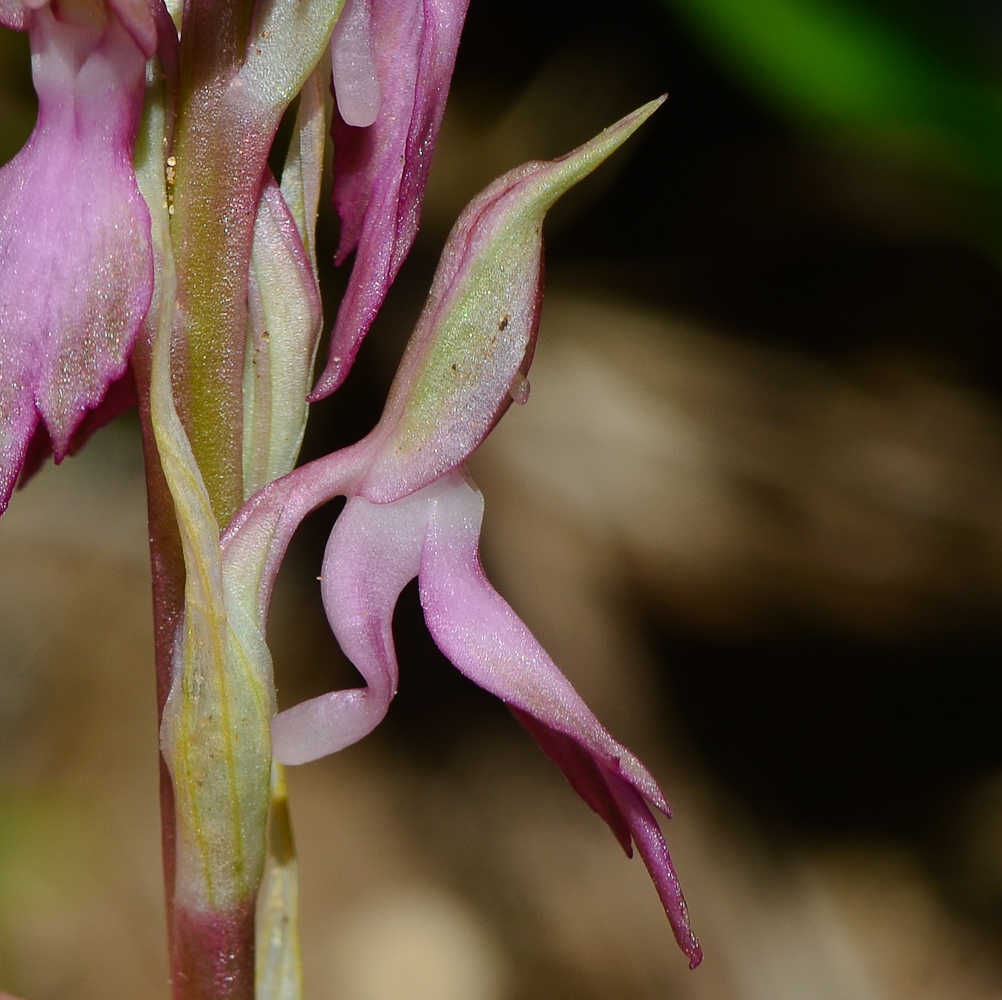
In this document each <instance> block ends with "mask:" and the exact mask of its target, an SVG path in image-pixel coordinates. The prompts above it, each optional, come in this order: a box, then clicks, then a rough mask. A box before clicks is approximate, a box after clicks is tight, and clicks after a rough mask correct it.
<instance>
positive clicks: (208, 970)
mask: <svg viewBox="0 0 1002 1000" xmlns="http://www.w3.org/2000/svg"><path fill="white" fill-rule="evenodd" d="M173 945H174V954H173V961H172V962H171V965H172V967H173V972H174V981H173V988H172V995H173V998H174V1000H254V904H253V902H251V903H248V904H246V905H245V906H243V907H240V908H239V909H237V910H231V911H228V912H225V913H197V912H193V911H191V910H186V909H184V908H183V907H181V906H175V907H174V935H173Z"/></svg>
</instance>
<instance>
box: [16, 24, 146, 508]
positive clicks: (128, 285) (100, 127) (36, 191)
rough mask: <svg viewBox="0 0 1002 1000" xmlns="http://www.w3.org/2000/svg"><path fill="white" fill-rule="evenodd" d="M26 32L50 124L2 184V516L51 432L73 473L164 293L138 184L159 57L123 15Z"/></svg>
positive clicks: (41, 121) (40, 126)
mask: <svg viewBox="0 0 1002 1000" xmlns="http://www.w3.org/2000/svg"><path fill="white" fill-rule="evenodd" d="M26 21H27V26H28V30H29V33H30V38H31V46H32V54H33V60H32V64H33V73H34V78H35V87H36V90H37V91H38V97H39V114H38V122H37V124H36V126H35V130H34V132H33V133H32V136H31V138H30V139H29V140H28V143H27V145H26V146H25V147H24V149H22V150H21V152H20V153H18V155H17V156H16V157H15V158H14V159H13V160H12V161H11V162H10V163H8V164H7V165H6V166H5V167H4V168H3V169H2V170H0V509H2V508H3V507H4V506H6V503H7V500H8V498H9V497H10V492H11V490H12V489H13V486H14V483H15V482H16V480H17V476H18V473H19V470H20V468H21V464H22V462H23V461H24V456H25V451H26V448H27V445H28V441H29V439H30V438H31V436H32V434H33V432H34V430H35V427H36V425H37V424H38V422H39V420H42V421H43V422H44V425H45V428H46V430H47V432H48V434H49V437H50V438H51V441H52V445H53V451H54V453H55V456H56V459H57V460H59V459H61V458H62V457H63V456H64V455H65V454H66V453H67V451H68V450H69V448H70V445H71V440H72V438H73V434H74V431H76V429H77V428H78V427H79V426H80V424H81V422H82V421H83V420H84V418H85V416H86V414H87V412H88V411H89V410H92V409H94V408H96V407H97V406H98V405H99V404H100V403H101V401H102V399H103V398H104V395H105V393H106V391H107V389H108V386H109V385H110V384H111V383H112V382H114V381H116V380H117V379H118V378H120V377H121V376H122V374H123V373H124V371H125V368H126V365H127V363H128V358H129V353H130V351H131V349H132V345H133V343H134V341H135V337H136V333H137V331H138V329H139V326H140V324H141V323H142V321H143V318H144V316H145V314H146V311H147V308H148V307H149V303H150V297H151V295H152V290H153V260H152V248H151V243H150V217H149V212H148V210H147V208H146V204H145V202H144V201H143V199H142V196H141V195H140V193H139V190H138V188H137V186H136V180H135V175H134V174H133V170H132V144H133V142H134V139H135V132H136V128H137V126H138V122H139V115H140V110H141V102H142V96H143V89H144V79H145V78H144V72H145V62H146V55H147V53H146V52H145V51H144V50H143V49H142V48H140V46H139V45H137V43H136V41H135V38H134V35H133V32H132V31H130V30H129V28H127V27H126V25H125V24H124V23H123V22H122V20H121V19H120V18H119V16H118V15H117V13H116V12H115V11H114V10H109V11H105V12H104V17H103V22H101V23H98V24H93V23H84V24H81V23H77V22H74V21H72V20H69V19H68V18H67V17H65V16H64V15H63V14H62V13H59V14H57V13H55V12H54V11H53V9H52V8H50V7H48V6H46V7H43V8H41V9H39V10H33V11H29V12H28V13H27V14H26Z"/></svg>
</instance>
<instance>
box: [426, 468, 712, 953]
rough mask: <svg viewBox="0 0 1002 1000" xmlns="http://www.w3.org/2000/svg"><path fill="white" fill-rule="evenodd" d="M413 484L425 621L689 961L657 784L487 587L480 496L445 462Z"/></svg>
mask: <svg viewBox="0 0 1002 1000" xmlns="http://www.w3.org/2000/svg"><path fill="white" fill-rule="evenodd" d="M422 494H427V495H431V496H434V507H433V509H432V512H431V519H430V522H429V527H428V537H427V541H426V543H425V548H424V551H423V553H422V556H421V570H420V574H419V577H418V580H419V586H420V593H421V605H422V607H423V608H424V613H425V620H426V621H427V623H428V629H429V631H430V632H431V634H432V637H433V638H434V639H435V642H436V643H437V645H438V647H439V649H441V650H442V652H443V653H445V655H446V656H447V657H448V658H449V659H450V660H451V661H452V663H453V664H454V665H455V666H456V667H457V668H458V669H459V670H460V671H461V672H462V673H463V674H465V675H466V676H467V677H469V678H470V679H471V680H472V681H474V682H475V683H476V684H478V685H480V687H482V688H484V689H485V690H487V691H490V692H491V693H492V694H495V695H497V697H499V698H500V699H501V700H502V701H504V702H505V703H506V704H507V705H508V706H509V707H510V708H511V709H512V711H513V712H514V714H515V716H516V717H517V718H518V719H519V721H521V722H522V724H523V725H524V726H525V727H526V729H528V731H529V732H530V733H531V734H532V736H533V737H534V738H535V739H536V741H537V742H538V743H539V744H540V746H541V748H542V749H543V751H544V752H545V753H546V754H547V755H548V756H549V757H550V758H551V759H552V760H553V761H554V762H555V763H556V764H557V765H558V766H559V767H560V769H561V770H562V771H563V772H564V774H565V775H566V776H567V779H568V780H569V781H570V783H571V785H572V787H573V788H574V789H575V791H577V792H578V794H579V795H580V796H581V797H582V798H583V799H584V800H585V801H586V802H587V803H588V804H589V805H590V806H591V807H592V808H593V809H594V810H595V811H596V812H597V813H598V814H599V815H600V816H602V818H603V819H605V820H606V822H607V823H608V824H609V826H610V828H611V829H612V831H613V833H614V834H615V835H616V838H617V839H618V840H619V842H620V844H621V845H622V846H623V848H624V849H625V850H626V852H627V853H628V854H630V853H632V852H631V843H630V842H631V840H632V841H633V843H635V844H636V845H637V850H638V851H639V853H640V856H641V857H642V858H643V860H644V863H645V864H646V866H647V869H648V871H649V872H650V874H651V878H652V880H653V881H654V885H655V888H656V889H657V892H658V895H659V897H660V899H661V901H662V903H663V905H664V907H665V912H666V913H667V915H668V919H669V921H670V923H671V926H672V930H673V933H674V934H675V938H676V940H677V941H678V943H679V946H680V947H681V948H682V950H683V951H684V952H685V954H686V955H687V956H688V957H689V964H690V967H691V968H695V967H696V966H697V965H698V964H699V963H700V961H701V960H702V951H701V950H700V947H699V943H698V942H697V941H696V938H695V937H694V935H693V933H692V930H691V929H690V927H689V917H688V913H687V911H686V907H685V900H684V899H683V898H682V892H681V889H680V888H679V884H678V878H677V876H676V875H675V870H674V867H673V865H672V861H671V857H670V855H669V854H668V848H667V846H666V845H665V841H664V837H663V836H662V834H661V830H660V828H659V827H658V824H657V821H656V820H655V819H654V816H653V814H652V813H651V811H650V809H649V808H648V805H647V803H648V802H649V803H651V804H653V805H655V806H657V808H658V809H660V810H662V811H663V812H666V813H667V811H668V804H667V802H666V801H665V798H664V794H663V793H662V791H661V789H660V788H659V787H658V785H657V783H656V782H655V780H654V778H653V777H652V776H651V774H650V773H649V772H648V771H647V769H646V768H645V767H644V766H643V765H642V764H641V763H640V761H639V760H637V759H636V757H634V756H633V754H631V753H630V751H629V750H627V749H626V748H625V747H623V746H622V745H621V744H619V743H617V742H616V741H615V740H614V739H613V738H612V737H611V736H610V735H609V734H608V732H606V730H605V729H604V727H603V726H602V724H601V723H600V722H599V721H598V719H597V718H595V716H594V715H593V714H592V712H591V710H590V709H589V708H588V707H587V706H586V705H585V704H584V702H583V701H582V700H581V698H580V696H579V695H578V694H577V692H576V691H575V690H574V689H573V687H572V686H571V684H570V682H569V681H568V680H567V679H566V678H565V677H564V675H563V674H562V673H561V672H560V670H559V669H558V668H557V666H556V664H555V663H554V662H553V661H552V660H551V659H550V657H549V656H548V655H547V653H546V651H545V650H544V649H543V648H542V646H540V644H539V643H538V641H537V640H536V638H535V637H534V636H533V635H532V633H531V632H530V631H529V630H528V628H527V627H526V626H525V624H524V623H523V622H522V621H521V620H520V619H519V618H518V616H517V615H516V614H515V613H514V611H512V609H511V608H510V607H509V605H508V604H507V603H506V602H505V601H504V599H503V598H501V596H500V595H499V594H498V593H497V592H496V591H495V590H494V588H493V587H492V586H491V585H490V583H489V582H488V580H487V578H486V576H485V575H484V571H483V567H482V566H481V564H480V556H479V552H478V542H479V535H480V523H481V520H482V518H483V500H482V498H481V497H480V494H479V493H477V492H476V490H474V489H473V488H472V486H471V485H470V484H469V482H468V481H467V480H465V479H464V478H463V477H462V476H461V474H460V473H458V472H453V473H450V474H449V475H448V476H446V477H444V478H443V479H442V480H441V481H440V482H439V483H436V484H435V485H434V486H432V487H428V488H427V489H426V490H423V491H422Z"/></svg>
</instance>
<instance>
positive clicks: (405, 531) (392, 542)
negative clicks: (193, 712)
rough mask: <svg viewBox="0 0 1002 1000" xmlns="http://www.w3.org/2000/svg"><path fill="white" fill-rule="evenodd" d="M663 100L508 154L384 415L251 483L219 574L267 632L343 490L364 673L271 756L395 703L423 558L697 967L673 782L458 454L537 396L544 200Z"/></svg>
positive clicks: (454, 645) (452, 617) (338, 542)
mask: <svg viewBox="0 0 1002 1000" xmlns="http://www.w3.org/2000/svg"><path fill="white" fill-rule="evenodd" d="M660 103H661V102H660V101H654V102H651V104H649V105H647V106H645V107H644V108H641V109H640V110H639V111H637V112H635V113H634V114H633V115H630V116H628V117H627V118H624V119H623V120H622V121H621V122H619V123H617V124H616V125H614V126H613V127H612V128H610V129H607V130H606V131H605V132H603V133H602V134H601V135H600V136H598V137H597V138H595V139H594V140H592V141H591V142H589V143H587V144H586V145H584V146H582V147H580V148H579V149H578V150H576V151H574V152H573V153H571V154H569V155H568V156H566V157H563V158H562V159H560V160H556V161H552V162H548V163H539V162H536V163H529V164H525V165H524V166H522V167H519V168H517V169H516V170H513V171H511V172H510V173H508V174H506V175H505V176H504V177H502V178H500V179H499V180H497V181H495V182H494V183H493V184H492V185H490V186H489V187H488V188H487V189H486V190H485V191H484V192H482V193H481V194H480V195H479V196H478V197H477V198H475V199H474V201H473V202H472V203H471V204H470V205H469V206H468V207H467V209H466V210H465V212H464V213H463V215H462V216H461V217H460V219H459V221H458V222H457V223H456V226H455V227H454V229H453V231H452V233H451V235H450V237H449V240H448V242H447V244H446V248H445V250H444V252H443V256H442V261H441V263H440V265H439V269H438V272H437V274H436V276H435V280H434V282H433V285H432V289H431V293H430V295H429V299H428V303H427V305H426V306H425V310H424V312H423V314H422V316H421V318H420V319H419V321H418V325H417V328H416V329H415V332H414V335H413V337H412V339H411V342H410V344H409V345H408V348H407V351H406V352H405V355H404V358H403V361H402V362H401V365H400V369H399V371H398V373H397V377H396V380H395V381H394V384H393V386H392V388H391V390H390V394H389V398H388V401H387V404H386V408H385V410H384V413H383V416H382V419H381V420H380V422H379V424H378V425H377V427H376V428H375V430H373V432H372V433H371V434H370V435H369V436H368V437H366V438H365V439H364V440H362V441H360V442H359V443H358V444H356V445H353V446H351V447H349V448H346V449H343V450H342V451H339V452H336V453H334V454H333V455H329V456H328V457H327V458H324V459H320V460H318V461H315V462H312V463H310V464H308V465H306V466H303V467H301V468H299V469H297V470H296V471H294V472H293V473H291V474H290V475H288V476H286V477H284V478H283V479H280V480H278V481H276V482H274V483H272V484H271V485H270V486H267V487H266V488H265V489H263V490H261V491H260V492H259V493H258V494H257V495H256V496H254V497H253V498H252V499H251V500H250V501H249V502H248V503H247V504H246V505H245V506H244V507H243V509H242V510H241V511H240V512H239V513H238V514H237V516H236V517H235V518H234V520H233V522H232V523H231V524H230V526H229V528H228V529H227V530H226V532H225V533H224V535H223V539H222V552H223V577H224V580H225V582H226V585H227V587H228V589H229V592H230V594H231V595H232V596H233V597H234V599H235V601H236V602H237V603H238V604H239V605H240V607H241V608H242V611H243V614H245V615H246V616H247V619H248V620H252V621H254V622H255V624H256V626H257V628H258V629H259V630H260V631H261V632H262V633H263V629H264V622H265V620H266V616H267V607H268V602H269V599H270V594H271V588H272V585H273V583H274V579H275V575H276V572H277V569H278V564H279V562H280V561H281V559H282V556H283V554H284V552H285V549H286V547H287V545H288V542H289V539H290V537H291V535H292V533H293V532H294V531H295V529H296V527H297V526H298V524H299V523H300V522H301V521H302V519H303V517H304V516H305V515H306V514H307V513H308V512H309V511H310V510H312V509H313V508H315V507H317V506H319V505H320V504H321V503H324V502H326V501H327V500H329V499H331V498H332V497H334V496H337V495H339V494H341V495H346V496H347V497H348V498H349V499H348V502H347V505H346V507H345V509H344V511H343V512H342V514H341V516H340V517H339V518H338V521H337V523H336V524H335V526H334V530H333V532H332V534H331V537H330V541H329V542H328V545H327V551H326V554H325V557H324V564H323V571H322V577H321V581H322V583H321V587H322V593H323V599H324V606H325V608H326V610H327V615H328V618H329V621H330V624H331V627H332V629H333V631H334V634H335V636H336V637H337V639H338V642H339V643H340V645H341V648H342V649H343V651H344V652H345V654H346V655H347V656H348V657H349V658H350V659H351V661H352V662H353V663H354V664H355V666H356V667H357V668H358V670H359V672H360V673H361V675H362V676H363V678H364V679H365V681H366V685H367V686H366V687H364V688H355V689H351V690H345V691H334V692H331V693H329V694H326V695H322V696H321V697H319V698H314V699H311V700H310V701H306V702H303V703H302V704H300V705H297V706H295V707H294V708H291V709H289V710H287V711H285V712H281V713H279V714H278V715H277V716H276V717H275V718H274V720H273V723H272V738H273V749H274V753H275V756H276V757H277V758H278V759H279V760H280V761H282V762H283V763H287V764H299V763H304V762H306V761H310V760H314V759H316V758H318V757H322V756H324V755H326V754H330V753H334V752H335V751H337V750H340V749H342V748H343V747H345V746H348V745H349V744H351V743H353V742H355V741H356V740H358V739H360V738H361V737H363V736H364V735H366V734H367V733H368V732H370V731H371V730H372V729H373V728H374V727H375V726H376V725H377V724H378V723H379V721H380V720H381V719H382V718H383V716H384V715H385V714H386V710H387V707H388V705H389V703H390V700H391V699H392V698H393V696H394V694H395V693H396V688H397V661H396V656H395V652H394V647H393V634H392V618H393V609H394V606H395V605H396V602H397V599H398V597H399V595H400V592H401V591H402V590H403V588H404V587H405V586H406V584H407V583H408V582H409V581H410V580H412V579H413V578H414V577H415V576H416V577H417V578H418V584H419V590H420V597H421V604H422V607H423V609H424V613H425V619H426V621H427V623H428V627H429V630H430V632H431V634H432V636H433V638H434V639H435V641H436V643H437V644H438V646H439V648H440V649H441V650H442V651H443V653H445V655H446V656H447V657H448V658H449V659H450V660H451V661H452V663H453V664H454V665H455V666H456V667H457V668H458V669H459V670H460V671H462V672H463V673H464V674H465V675H466V676H467V677H469V678H470V679H472V680H473V681H475V682H476V683H477V684H479V685H480V686H481V687H483V688H485V689H486V690H488V691H491V692H492V693H493V694H495V695H497V696H498V697H499V698H501V699H502V700H503V701H504V702H505V703H506V704H507V705H508V706H509V707H510V708H511V710H512V711H513V712H514V714H515V715H516V717H517V718H518V719H519V721H520V722H522V724H523V725H524V726H525V727H526V729H528V731H529V732H530V733H531V734H532V735H533V737H535V739H536V740H537V742H538V743H539V744H540V746H541V747H542V749H543V750H544V751H545V752H546V753H547V754H548V755H549V756H550V757H551V758H552V759H553V760H554V761H555V762H556V763H557V765H558V766H559V767H560V768H561V769H562V770H563V772H564V774H565V775H566V776H567V778H568V780H569V781H570V783H571V785H572V786H573V787H574V789H575V790H576V791H577V792H578V794H579V795H581V797H582V798H583V799H584V800H585V801H586V802H587V803H588V804H589V805H590V806H591V807H592V808H593V809H595V811H596V812H598V813H599V814H600V815H601V816H602V817H603V818H604V819H605V820H606V822H607V823H608V824H609V826H610V827H611V828H612V830H613V832H614V833H615V835H616V837H617V838H618V840H619V841H620V843H621V844H622V845H623V847H624V849H625V850H626V851H627V853H632V849H633V845H634V844H635V845H636V847H637V849H638V851H639V853H640V855H641V857H642V858H643V860H644V862H645V864H646V865H647V868H648V870H649V871H650V873H651V876H652V878H653V880H654V883H655V886H656V887H657V891H658V893H659V896H660V898H661V901H662V903H663V904H664V907H665V910H666V912H667V914H668V917H669V920H670V921H671V925H672V928H673V931H674V933H675V937H676V939H677V941H678V942H679V945H680V946H681V948H682V949H683V951H684V952H685V953H686V955H687V956H688V957H689V961H690V965H691V966H692V967H695V966H696V965H698V964H699V962H700V960H701V958H702V952H701V950H700V948H699V944H698V943H697V941H696V939H695V937H694V936H693V934H692V931H691V930H690V928H689V922H688V915H687V912H686V907H685V901H684V899H683V897H682V893H681V890H680V888H679V884H678V879H677V878H676V875H675V871H674V868H673V866H672V861H671V857H670V856H669V853H668V849H667V846H666V844H665V841H664V838H663V836H662V834H661V830H660V828H659V827H658V824H657V821H656V820H655V818H654V815H653V813H652V812H651V808H650V807H651V806H654V807H655V808H657V809H659V810H661V811H662V812H664V813H666V814H667V813H668V803H667V801H666V799H665V797H664V794H663V792H662V791H661V789H660V788H659V787H658V784H657V782H656V781H655V780H654V778H653V777H652V776H651V774H650V773H649V772H648V771H647V769H646V768H645V767H644V766H643V764H641V763H640V761H639V760H637V758H636V757H634V755H633V754H632V753H630V751H629V750H627V749H626V748H625V747H624V746H622V745H621V744H620V743H618V742H617V741H616V740H614V739H613V738H612V736H610V735H609V733H608V732H606V730H605V729H604V728H603V727H602V725H601V723H600V722H599V721H598V719H597V718H596V717H595V716H594V714H593V713H592V712H591V711H590V710H589V709H588V707H587V706H586V705H585V704H584V702H583V701H582V700H581V698H580V697H579V696H578V694H577V693H576V692H575V691H574V689H573V687H572V686H571V684H570V683H569V681H568V680H567V679H566V678H565V677H564V676H563V674H562V673H561V672H560V670H559V669H558V668H557V666H556V664H555V663H554V662H553V661H552V659H550V657H549V656H548V655H547V654H546V652H545V650H543V648H542V647H541V646H540V644H539V643H538V641H537V640H536V639H535V637H534V636H533V635H532V633H531V632H530V631H529V629H528V628H527V627H526V626H525V624H524V623H523V622H522V621H521V620H520V619H519V618H518V617H517V616H516V615H515V613H514V611H512V609H511V608H510V607H509V605H508V604H507V603H506V602H505V601H504V600H503V599H502V598H501V597H500V596H499V595H498V593H497V592H496V591H495V590H494V588H493V587H492V586H491V585H490V583H489V582H488V580H487V578H486V576H485V575H484V572H483V568H482V566H481V563H480V558H479V553H478V545H479V535H480V525H481V519H482V516H483V500H482V497H481V495H480V494H479V492H478V491H477V490H476V488H475V487H474V486H473V484H472V482H471V481H470V480H469V477H468V476H467V474H466V472H465V469H464V467H463V462H464V461H465V459H466V458H467V457H468V456H469V455H470V454H471V453H472V452H473V450H474V449H475V448H476V447H477V446H478V445H479V444H480V442H481V441H483V439H484V437H486V435H487V433H488V432H489V431H490V429H491V427H492V426H493V425H494V424H495V423H496V421H497V420H498V419H499V418H500V416H501V415H502V414H503V413H504V411H505V410H506V409H507V407H508V405H510V403H511V402H512V400H513V399H516V400H518V401H524V400H525V398H526V397H527V393H528V384H527V382H526V381H525V374H526V372H527V370H528V367H529V363H530V362H531V359H532V352H533V347H534V343H535V337H536V331H537V327H538V321H539V310H540V301H541V274H542V236H541V233H542V224H543V217H544V215H545V213H546V211H547V209H548V208H549V207H550V206H551V205H552V204H553V202H554V201H556V199H557V198H558V197H559V196H560V195H561V194H563V193H564V191H566V190H567V189H568V188H569V187H571V186H572V185H573V184H574V183H576V182H577V181H578V180H580V179H581V178H582V177H584V176H585V175H586V174H587V173H589V172H590V171H591V170H593V169H594V168H595V167H596V166H597V165H598V164H599V163H600V162H601V161H602V160H604V159H605V157H607V156H608V155H609V154H610V153H611V152H612V151H613V150H614V149H616V148H617V147H618V146H619V145H620V144H621V143H622V142H623V141H625V139H626V138H627V137H628V136H629V135H630V134H631V133H632V132H633V131H634V130H635V129H636V128H637V127H639V125H640V124H641V123H642V122H643V121H644V120H645V119H646V118H647V117H648V116H649V115H650V114H651V113H652V112H653V111H654V110H655V109H656V108H657V107H658V106H659V104H660Z"/></svg>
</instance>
